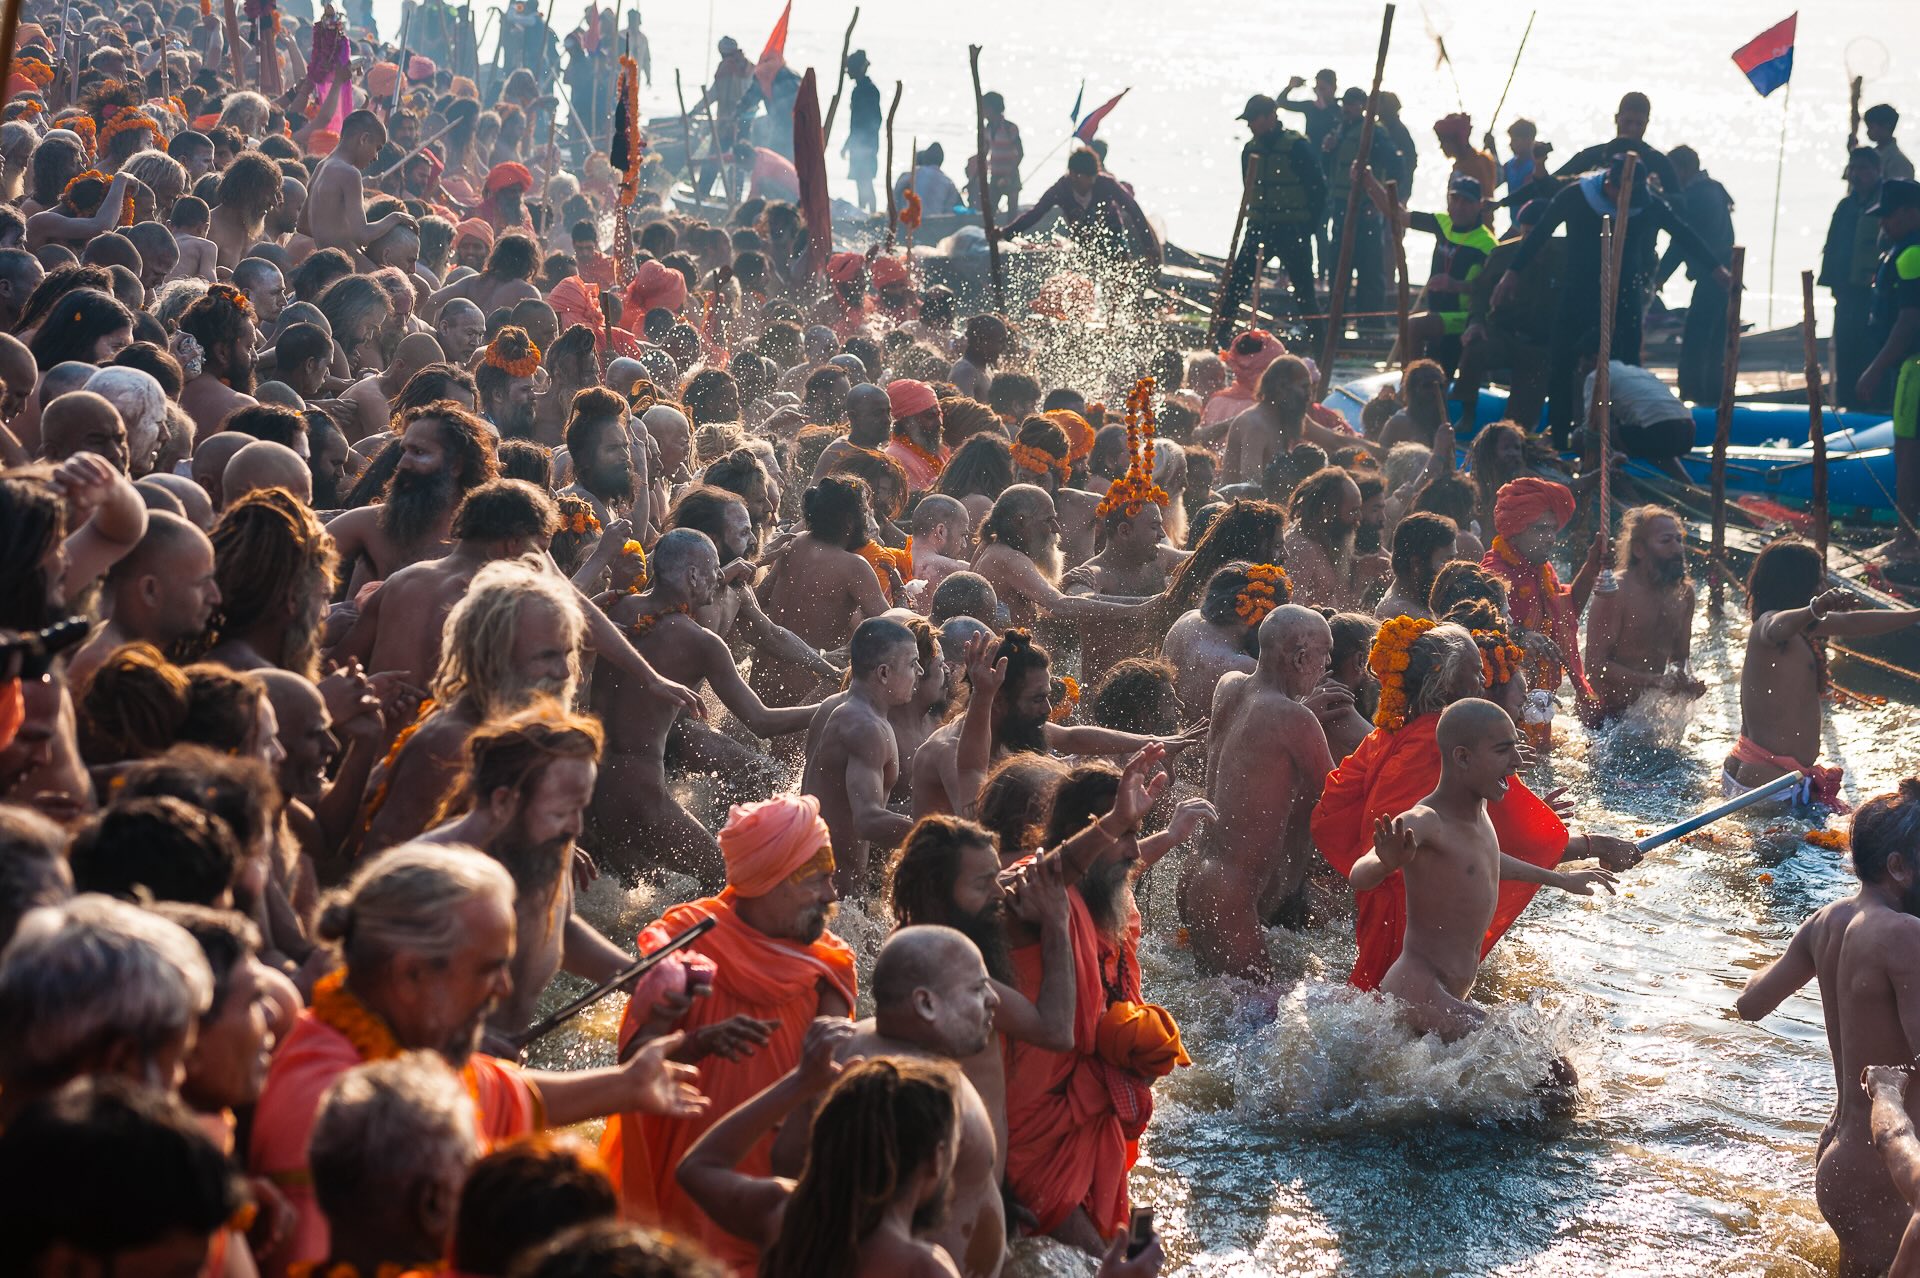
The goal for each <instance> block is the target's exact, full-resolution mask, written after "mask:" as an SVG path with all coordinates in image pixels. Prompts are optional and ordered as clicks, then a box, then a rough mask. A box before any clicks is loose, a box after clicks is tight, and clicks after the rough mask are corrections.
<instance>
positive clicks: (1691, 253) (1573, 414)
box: [1493, 153, 1733, 448]
mask: <svg viewBox="0 0 1920 1278" xmlns="http://www.w3.org/2000/svg"><path fill="white" fill-rule="evenodd" d="M1624 163H1625V156H1624V153H1623V154H1622V155H1618V156H1615V157H1614V159H1613V160H1612V162H1611V163H1610V164H1609V165H1608V167H1607V168H1606V169H1605V170H1603V171H1601V172H1599V173H1589V174H1587V175H1586V176H1585V177H1583V178H1581V179H1580V180H1579V181H1577V182H1573V183H1570V184H1568V185H1567V186H1566V187H1564V188H1562V189H1561V191H1560V193H1559V194H1558V195H1555V196H1554V197H1553V199H1551V200H1549V201H1548V202H1547V207H1546V210H1545V211H1544V212H1543V213H1542V214H1541V217H1540V220H1539V221H1537V222H1535V223H1534V224H1533V226H1532V228H1531V229H1530V230H1528V232H1527V238H1526V239H1525V240H1523V241H1522V242H1521V245H1520V250H1519V252H1517V253H1515V254H1514V256H1513V264H1512V265H1511V266H1509V267H1508V268H1507V271H1506V273H1505V274H1504V275H1502V276H1501V277H1500V281H1499V283H1498V284H1497V285H1496V286H1495V287H1494V290H1493V308H1494V309H1495V310H1498V309H1499V308H1500V307H1501V306H1503V305H1505V304H1506V303H1507V302H1508V301H1510V300H1512V299H1513V297H1514V296H1515V295H1516V294H1517V293H1518V292H1519V289H1520V276H1521V274H1522V273H1524V272H1525V271H1526V269H1527V267H1528V266H1529V265H1531V264H1532V262H1533V260H1534V258H1536V257H1538V256H1539V255H1540V254H1541V253H1543V252H1545V251H1546V248H1547V244H1548V242H1549V241H1550V240H1552V239H1553V236H1554V232H1555V231H1557V230H1559V229H1560V227H1561V226H1565V227H1566V228H1567V234H1566V267H1565V270H1564V271H1563V272H1562V276H1561V284H1560V289H1559V293H1558V303H1559V310H1558V313H1557V314H1556V315H1555V316H1554V323H1553V341H1552V347H1551V353H1550V354H1549V357H1548V368H1547V395H1548V400H1549V405H1550V421H1551V424H1552V427H1553V439H1554V444H1555V446H1556V447H1561V448H1564V447H1566V445H1567V441H1568V438H1569V436H1571V435H1572V433H1573V428H1574V425H1575V424H1576V422H1577V420H1578V418H1579V416H1580V414H1581V412H1582V411H1583V408H1584V405H1583V404H1582V402H1581V397H1580V387H1579V384H1578V373H1579V365H1580V351H1581V348H1582V346H1583V345H1585V343H1586V341H1587V339H1588V334H1589V333H1590V332H1591V331H1592V330H1594V329H1597V328H1598V326H1599V312H1600V227H1601V221H1602V219H1603V218H1608V217H1611V216H1612V215H1613V212H1614V209H1615V207H1616V204H1615V201H1616V199H1617V198H1618V195H1619V191H1620V178H1621V175H1622V173H1623V170H1624ZM1660 163H1661V164H1662V165H1665V166H1666V167H1667V169H1668V171H1669V172H1671V171H1672V165H1671V164H1670V163H1669V162H1668V160H1667V157H1666V156H1664V155H1663V156H1661V157H1660ZM1647 167H1649V166H1645V165H1641V166H1636V167H1635V170H1634V174H1633V194H1632V198H1631V200H1630V202H1629V205H1628V209H1629V216H1628V219H1627V242H1626V245H1625V247H1624V249H1623V251H1622V253H1621V258H1620V261H1621V271H1620V279H1619V281H1618V284H1617V288H1616V293H1615V298H1614V305H1615V311H1614V321H1613V348H1612V358H1614V359H1617V360H1620V361H1622V362H1623V363H1627V364H1638V363H1639V362H1640V323H1641V320H1642V318H1643V317H1644V313H1645V296H1646V291H1647V285H1648V283H1649V282H1650V276H1651V272H1652V268H1653V264H1654V255H1653V240H1654V237H1655V236H1656V235H1657V234H1658V233H1659V232H1661V231H1665V232H1666V233H1667V234H1668V235H1669V236H1670V237H1672V239H1673V241H1674V242H1675V243H1676V244H1678V245H1679V246H1680V249H1681V251H1682V253H1683V254H1684V256H1685V258H1686V260H1687V261H1688V262H1689V263H1690V264H1692V265H1693V266H1694V267H1695V268H1696V269H1697V270H1699V271H1700V272H1701V273H1702V274H1703V275H1710V277H1711V278H1712V279H1713V281H1714V283H1715V284H1717V285H1718V286H1719V287H1721V288H1728V287H1731V285H1732V283H1733V279H1732V276H1730V275H1728V274H1727V268H1726V267H1725V266H1724V265H1722V264H1721V262H1720V259H1719V257H1718V256H1717V255H1716V254H1715V253H1714V251H1713V248H1712V246H1710V245H1709V244H1708V243H1707V242H1706V241H1705V240H1703V239H1702V238H1701V237H1700V235H1699V234H1698V233H1697V232H1696V231H1694V229H1693V228H1692V227H1691V226H1689V225H1687V223H1686V222H1685V221H1684V220H1682V219H1681V217H1680V215H1679V214H1678V213H1676V212H1674V211H1673V209H1672V208H1671V207H1670V206H1668V204H1667V203H1666V202H1665V201H1664V200H1659V199H1656V198H1654V197H1653V196H1652V195H1651V194H1650V193H1649V192H1648V190H1647V186H1646V181H1645V176H1646V169H1647Z"/></svg>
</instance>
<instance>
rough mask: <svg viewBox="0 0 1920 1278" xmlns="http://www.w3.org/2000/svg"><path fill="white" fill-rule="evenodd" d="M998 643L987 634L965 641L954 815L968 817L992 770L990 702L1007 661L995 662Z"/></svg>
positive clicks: (1004, 677)
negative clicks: (964, 687)
mask: <svg viewBox="0 0 1920 1278" xmlns="http://www.w3.org/2000/svg"><path fill="white" fill-rule="evenodd" d="M998 643H999V640H998V639H997V638H996V637H995V636H993V635H991V634H981V635H975V636H974V637H973V638H971V639H969V640H967V646H966V650H965V651H966V662H967V684H968V686H969V687H970V688H971V691H970V692H969V693H968V694H967V714H966V718H965V719H963V720H962V721H961V723H960V741H959V743H958V745H957V747H956V748H955V750H954V773H955V783H956V784H957V785H958V786H959V787H960V788H959V791H958V792H954V791H949V792H948V795H947V797H948V798H949V799H951V800H952V802H953V810H954V814H955V815H956V816H963V817H971V816H972V815H973V810H974V805H975V804H976V803H977V802H978V801H979V798H980V787H981V786H983V785H985V784H986V780H987V773H988V772H989V771H990V770H992V768H993V703H994V701H995V700H996V699H997V698H998V697H999V695H1000V689H1001V687H1002V685H1004V684H1005V683H1006V681H1007V659H1006V658H1005V657H1002V658H1000V660H998V661H995V660H993V659H992V657H993V650H994V648H995V647H996V646H997V645H998Z"/></svg>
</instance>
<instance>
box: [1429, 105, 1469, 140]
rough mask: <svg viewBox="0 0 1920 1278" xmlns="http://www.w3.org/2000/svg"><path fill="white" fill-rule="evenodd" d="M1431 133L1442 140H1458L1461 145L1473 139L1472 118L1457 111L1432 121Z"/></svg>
mask: <svg viewBox="0 0 1920 1278" xmlns="http://www.w3.org/2000/svg"><path fill="white" fill-rule="evenodd" d="M1433 135H1434V136H1435V137H1437V138H1439V139H1440V140H1441V141H1442V142H1448V141H1452V142H1458V143H1459V144H1460V145H1462V146H1466V145H1468V144H1470V143H1471V142H1472V140H1473V120H1472V118H1471V117H1469V116H1467V115H1464V114H1462V113H1460V112H1458V111H1456V112H1454V113H1453V114H1452V115H1449V116H1445V117H1443V118H1441V119H1438V120H1435V121H1434V122H1433Z"/></svg>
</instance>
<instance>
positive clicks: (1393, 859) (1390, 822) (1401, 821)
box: [1373, 813, 1418, 870]
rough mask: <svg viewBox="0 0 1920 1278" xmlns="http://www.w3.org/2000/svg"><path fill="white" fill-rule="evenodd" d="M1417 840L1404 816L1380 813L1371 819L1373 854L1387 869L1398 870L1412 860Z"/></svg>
mask: <svg viewBox="0 0 1920 1278" xmlns="http://www.w3.org/2000/svg"><path fill="white" fill-rule="evenodd" d="M1417 847H1418V841H1417V840H1416V839H1415V838H1414V836H1413V829H1412V827H1410V826H1408V824H1407V819H1406V818H1405V817H1389V816H1387V815H1386V814H1384V813H1382V814H1381V815H1380V816H1377V817H1375V818H1374V820H1373V854H1374V855H1375V856H1376V857H1379V858H1380V864H1382V865H1384V866H1386V867H1387V869H1389V870H1398V869H1400V868H1401V867H1402V866H1404V865H1406V864H1407V863H1408V862H1409V861H1411V860H1413V854H1414V851H1415V849H1416V848H1417Z"/></svg>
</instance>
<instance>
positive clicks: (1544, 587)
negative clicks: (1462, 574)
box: [1480, 476, 1605, 719]
mask: <svg viewBox="0 0 1920 1278" xmlns="http://www.w3.org/2000/svg"><path fill="white" fill-rule="evenodd" d="M1573 511H1574V506H1573V491H1572V490H1571V489H1569V488H1568V487H1567V486H1566V485H1565V484H1556V483H1554V482H1553V481H1552V480H1550V479H1535V478H1533V477H1532V476H1526V477H1523V478H1520V479H1513V480H1509V481H1507V482H1506V483H1504V484H1502V485H1500V492H1499V494H1498V495H1497V496H1496V497H1495V498H1494V501H1493V530H1494V532H1495V533H1496V534H1498V535H1497V536H1495V537H1494V539H1493V545H1492V546H1491V547H1489V548H1488V550H1487V553H1486V555H1485V557H1484V558H1482V559H1481V561H1480V566H1481V567H1482V568H1485V569H1486V570H1487V571H1488V572H1490V573H1493V574H1495V575H1496V576H1498V577H1500V578H1501V579H1502V580H1503V581H1505V582H1506V583H1507V612H1508V614H1509V615H1510V616H1511V617H1512V618H1513V624H1514V625H1515V626H1517V627H1519V628H1520V629H1523V630H1531V631H1533V632H1535V633H1536V634H1542V635H1545V636H1546V637H1547V638H1549V639H1551V640H1553V643H1554V646H1555V647H1556V648H1558V649H1559V650H1560V657H1561V661H1559V662H1556V661H1551V660H1547V659H1536V660H1532V661H1529V662H1528V664H1527V676H1528V679H1527V681H1528V682H1529V683H1530V684H1532V685H1533V686H1534V687H1537V688H1546V689H1547V690H1548V691H1553V690H1556V689H1558V688H1559V686H1560V676H1561V673H1562V671H1563V669H1564V672H1565V674H1566V676H1567V677H1568V678H1569V679H1571V680H1572V681H1573V695H1574V700H1575V702H1576V704H1577V705H1578V706H1579V709H1580V715H1581V717H1582V718H1583V719H1585V718H1591V717H1592V716H1594V715H1597V714H1598V713H1599V702H1597V701H1596V700H1595V699H1594V695H1593V689H1592V688H1591V687H1589V686H1588V684H1587V672H1586V667H1585V666H1583V665H1582V664H1581V662H1580V614H1581V613H1582V612H1585V611H1586V607H1587V597H1588V596H1589V595H1591V594H1592V593H1593V583H1594V581H1595V579H1596V578H1598V577H1599V575H1600V560H1601V556H1602V554H1604V553H1605V538H1604V536H1596V537H1595V538H1594V539H1593V548H1592V549H1591V550H1590V551H1588V553H1587V561H1586V563H1584V564H1582V565H1581V566H1580V571H1579V572H1578V573H1577V574H1575V576H1574V579H1573V584H1572V585H1567V586H1563V585H1561V584H1560V578H1559V575H1558V574H1556V573H1555V572H1554V570H1553V565H1552V564H1550V563H1548V562H1547V555H1548V553H1549V552H1550V551H1551V550H1552V548H1553V541H1554V538H1555V537H1557V536H1559V535H1560V530H1561V529H1562V528H1565V527H1566V526H1567V524H1568V522H1569V521H1570V520H1572V518H1573ZM1523 646H1524V645H1523ZM1562 662H1564V663H1565V664H1564V667H1563V666H1562V664H1561V663H1562Z"/></svg>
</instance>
